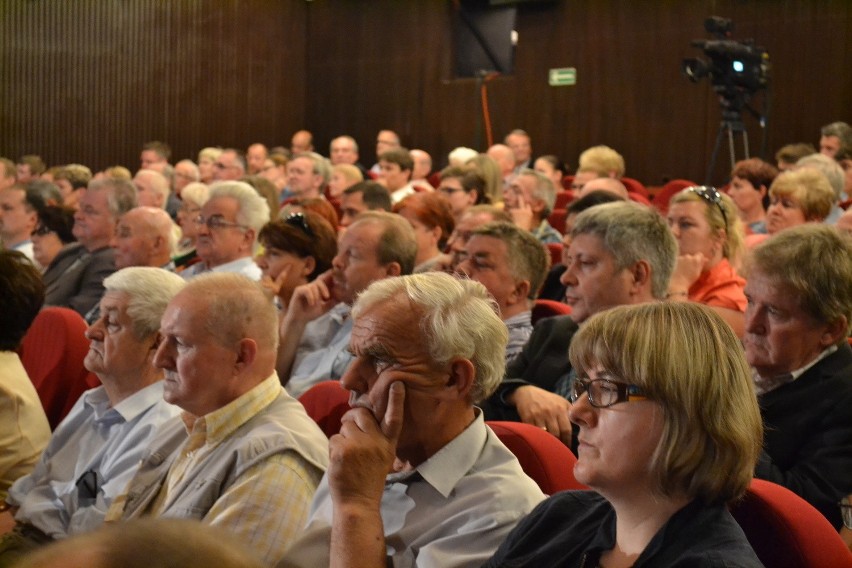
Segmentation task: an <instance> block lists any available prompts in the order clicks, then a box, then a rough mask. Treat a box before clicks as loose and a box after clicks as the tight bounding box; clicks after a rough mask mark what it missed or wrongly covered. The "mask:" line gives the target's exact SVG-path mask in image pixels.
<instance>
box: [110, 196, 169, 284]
mask: <svg viewBox="0 0 852 568" xmlns="http://www.w3.org/2000/svg"><path fill="white" fill-rule="evenodd" d="M172 226H173V225H172V219H171V217H169V214H168V213H166V212H165V211H164V210H163V209H159V208H157V207H135V208H133V209H131V210H130V211H128V212H127V213H125V214H124V215H122V217H121V219H120V220H119V221H118V227H117V228H116V231H115V235H114V236H113V238H112V240H111V241H110V246H111V247H112V248H113V249H114V250H115V266H116V268H118V269H121V268H127V267H128V266H153V267H159V268H164V269H166V270H169V271H171V272H174V270H175V265H174V263H173V262H172V257H171V251H172V248H173V247H172V245H173V242H174V237H173V236H172V235H173V233H172Z"/></svg>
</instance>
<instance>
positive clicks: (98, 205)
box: [44, 179, 136, 323]
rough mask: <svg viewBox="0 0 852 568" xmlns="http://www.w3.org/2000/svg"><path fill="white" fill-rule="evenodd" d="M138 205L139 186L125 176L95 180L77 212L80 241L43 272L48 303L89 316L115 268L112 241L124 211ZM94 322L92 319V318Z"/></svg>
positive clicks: (76, 228)
mask: <svg viewBox="0 0 852 568" xmlns="http://www.w3.org/2000/svg"><path fill="white" fill-rule="evenodd" d="M134 207H136V188H134V187H133V184H132V183H130V182H129V181H126V180H114V179H100V180H93V181H92V182H91V183H90V184H89V188H88V189H87V190H86V191H85V192H83V196H82V197H81V198H80V202H79V210H78V211H77V213H75V215H74V228H73V231H72V232H73V234H74V236H75V237H77V242H76V243H73V244H70V245H68V246H66V247H64V248H63V249H62V250H61V251H60V252H59V254H57V255H56V258H54V259H53V262H51V263H50V266H48V267H47V269H46V270H45V272H44V283H45V286H46V287H47V292H46V295H45V305H48V306H63V307H66V308H71V309H73V310H74V311H76V312H77V313H79V314H80V315H82V316H83V317H86V316H87V314H89V313H90V312H91V310H92V308H94V307H96V306H97V304H98V300H100V298H101V296H102V295H103V292H104V285H103V280H104V278H105V277H107V276H109V275H110V274H112V273H113V272H115V262H114V260H113V256H114V251H113V249H112V247H110V241H111V240H112V237H113V234H114V233H115V228H116V225H117V224H118V220H119V218H121V216H122V215H124V214H125V213H127V212H128V211H130V210H131V209H133V208H134ZM89 323H91V321H89Z"/></svg>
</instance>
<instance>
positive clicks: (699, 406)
mask: <svg viewBox="0 0 852 568" xmlns="http://www.w3.org/2000/svg"><path fill="white" fill-rule="evenodd" d="M602 207H608V206H602ZM569 357H570V362H571V366H572V368H574V369H575V370H576V372H577V379H576V380H575V381H574V383H573V386H572V388H571V391H570V398H571V400H572V401H573V403H572V404H571V406H570V410H569V411H568V416H569V418H570V420H571V421H572V422H573V423H574V424H576V425H577V426H578V428H579V448H578V452H577V463H576V465H575V466H574V476H575V477H576V479H577V481H579V482H580V483H584V484H586V485H588V486H589V487H590V488H591V489H592V491H564V492H561V493H557V494H556V495H554V496H552V497H551V498H549V499H548V500H546V501H544V502H543V503H541V504H540V505H539V506H538V507H537V508H536V509H535V510H534V511H533V512H532V513H531V514H530V515H529V516H528V517H526V518H525V519H523V520H521V522H520V523H519V524H518V526H517V527H516V528H515V529H514V530H513V531H512V533H511V534H510V535H509V537H508V538H507V539H506V541H505V542H504V543H503V544H502V545H501V546H500V548H499V550H498V551H497V553H496V554H495V555H494V557H493V558H492V559H491V560H489V561H488V562H487V563H486V564H485V566H521V565H522V566H557V565H558V566H716V565H719V566H723V565H724V566H753V567H758V566H762V564H761V563H760V561H759V560H758V558H757V555H756V554H755V553H754V551H753V550H752V548H751V546H750V545H749V542H748V540H747V539H746V536H745V534H744V533H743V531H742V529H741V528H740V526H739V525H738V524H737V522H736V521H735V520H734V518H733V517H732V516H731V513H730V512H729V511H728V509H727V507H726V504H727V503H729V502H733V501H736V500H737V499H739V498H740V497H742V496H743V494H744V493H745V491H746V489H747V488H748V485H749V483H750V482H751V479H752V473H753V471H754V464H755V462H756V461H757V456H758V454H759V452H760V444H761V431H762V428H761V421H760V411H759V409H758V405H757V400H756V399H755V395H754V387H753V385H752V383H751V380H750V374H749V368H748V365H747V364H746V361H745V359H744V357H743V354H742V350H741V349H740V345H739V341H738V340H737V338H736V337H735V336H734V334H733V333H732V332H731V330H730V328H728V326H727V325H726V324H725V323H724V322H723V321H722V319H721V318H719V317H718V316H717V315H716V314H714V313H713V312H712V311H711V310H708V309H707V308H705V307H703V306H699V305H697V304H692V303H680V304H677V303H665V302H663V303H657V302H654V303H649V304H645V305H642V306H623V307H618V308H614V309H612V310H608V311H606V312H603V313H601V314H598V315H595V316H593V317H592V318H590V319H589V320H588V321H586V322H585V323H584V324H583V326H582V328H581V329H580V331H579V332H577V334H576V335H575V336H574V338H573V340H572V341H571V347H570V351H569Z"/></svg>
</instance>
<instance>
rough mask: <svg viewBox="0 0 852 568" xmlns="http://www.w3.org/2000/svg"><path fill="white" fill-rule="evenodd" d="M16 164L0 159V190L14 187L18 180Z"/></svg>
mask: <svg viewBox="0 0 852 568" xmlns="http://www.w3.org/2000/svg"><path fill="white" fill-rule="evenodd" d="M16 176H17V173H16V169H15V162H13V161H12V160H10V159H8V158H3V157H0V189H7V188H10V187H12V186H13V185H14V184H15V181H16V180H17V177H16Z"/></svg>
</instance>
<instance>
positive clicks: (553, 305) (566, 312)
mask: <svg viewBox="0 0 852 568" xmlns="http://www.w3.org/2000/svg"><path fill="white" fill-rule="evenodd" d="M570 315H571V306H569V305H568V304H563V303H562V302H557V301H554V300H544V299H541V298H539V299H538V300H536V301H535V304H534V305H533V309H532V322H533V325H535V323H536V322H537V321H538V320H540V319H542V318H549V317H553V316H570Z"/></svg>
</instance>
